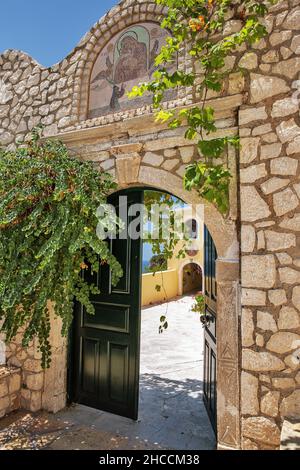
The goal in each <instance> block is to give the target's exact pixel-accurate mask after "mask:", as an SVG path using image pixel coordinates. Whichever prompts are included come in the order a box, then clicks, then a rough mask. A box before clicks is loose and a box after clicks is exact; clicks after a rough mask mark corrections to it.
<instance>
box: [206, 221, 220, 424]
mask: <svg viewBox="0 0 300 470" xmlns="http://www.w3.org/2000/svg"><path fill="white" fill-rule="evenodd" d="M204 249H205V256H204V259H205V263H204V271H205V311H206V314H207V315H208V316H209V318H210V323H209V324H208V325H206V326H205V329H204V386H203V391H204V394H203V396H204V403H205V406H206V409H207V412H208V415H209V417H210V420H211V423H212V425H213V427H214V429H215V430H216V422H217V410H216V403H217V396H216V390H217V388H216V382H217V372H216V357H217V345H216V342H217V331H216V316H217V283H216V259H217V251H216V247H215V244H214V242H213V239H212V237H211V235H210V233H209V231H208V230H207V228H206V227H205V229H204Z"/></svg>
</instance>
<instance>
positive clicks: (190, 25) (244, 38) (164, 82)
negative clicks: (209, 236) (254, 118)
mask: <svg viewBox="0 0 300 470" xmlns="http://www.w3.org/2000/svg"><path fill="white" fill-rule="evenodd" d="M277 1H278V0H260V1H255V0H236V1H232V0H156V2H157V3H158V4H160V5H163V6H165V7H166V8H167V13H166V16H165V17H164V19H163V21H162V24H161V26H162V28H166V29H168V30H169V31H170V33H171V36H169V37H168V38H167V40H166V45H165V46H164V47H163V48H162V50H161V52H160V54H159V55H158V56H157V58H156V67H157V70H156V72H155V73H154V75H153V80H152V81H150V82H149V83H143V84H141V85H140V86H136V87H134V88H133V89H132V91H131V92H130V93H129V96H130V97H136V96H142V95H143V94H144V93H146V92H150V93H152V94H153V106H154V109H155V110H156V112H157V114H156V119H157V121H161V122H167V123H168V125H169V127H170V128H176V127H179V126H181V125H185V126H187V130H186V134H185V137H186V138H187V139H190V140H193V141H194V140H196V142H197V145H198V151H199V152H198V153H199V159H198V160H197V161H196V162H194V163H192V164H191V165H189V166H188V167H187V168H186V173H185V177H184V185H185V189H187V190H191V189H196V190H197V191H198V193H199V194H200V195H201V196H202V197H203V198H204V199H205V200H207V201H209V202H212V203H213V204H215V205H216V206H217V207H218V209H219V210H220V212H221V213H224V214H226V213H227V212H228V209H229V183H230V178H231V174H230V170H229V169H228V165H227V163H226V161H225V162H224V155H225V154H226V151H227V149H228V145H233V146H235V147H238V146H239V139H238V137H237V136H236V137H228V136H224V137H216V136H214V134H215V133H216V131H217V126H216V121H215V112H214V109H213V107H212V106H210V105H209V104H208V103H207V101H208V98H209V93H212V92H218V93H219V92H221V91H222V88H223V84H224V82H225V80H226V79H227V78H228V76H229V75H230V73H232V72H233V70H234V68H233V67H228V66H227V63H226V59H227V58H228V57H229V56H232V55H233V54H235V53H236V52H238V51H240V50H241V48H242V46H245V45H246V46H249V47H250V48H251V46H252V45H253V44H254V43H256V42H258V41H259V40H261V39H262V38H263V37H264V36H266V35H267V30H266V27H265V26H264V23H263V17H264V16H265V15H266V14H267V13H268V10H269V7H270V6H271V5H273V4H275V3H277ZM228 19H235V20H238V22H237V25H239V26H238V28H237V29H238V30H237V31H235V32H232V33H227V32H226V28H225V26H226V22H227V20H228ZM184 49H187V51H188V54H189V55H190V56H191V58H192V59H193V63H194V67H193V69H192V70H191V71H190V70H189V71H182V70H175V71H172V70H174V67H173V66H176V64H177V57H178V54H179V53H182V51H183V50H184ZM196 70H200V71H201V77H202V79H201V83H200V84H198V85H196V86H195V92H196V93H197V95H198V96H199V103H200V104H199V105H198V106H192V107H188V108H185V109H179V110H178V109H175V110H168V109H166V108H165V107H164V104H163V99H164V96H165V93H166V92H167V91H168V90H170V89H174V88H177V87H183V88H187V87H193V86H194V84H195V83H196V82H197V74H196ZM237 70H240V69H239V68H237ZM229 78H230V77H229ZM225 160H226V159H225Z"/></svg>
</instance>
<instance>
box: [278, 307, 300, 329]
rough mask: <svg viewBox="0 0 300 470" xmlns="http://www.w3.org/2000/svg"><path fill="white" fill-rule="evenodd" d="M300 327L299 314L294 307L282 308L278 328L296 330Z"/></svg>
mask: <svg viewBox="0 0 300 470" xmlns="http://www.w3.org/2000/svg"><path fill="white" fill-rule="evenodd" d="M299 327H300V317H299V313H298V312H297V311H296V310H295V309H294V308H292V307H282V309H281V310H280V313H279V319H278V328H279V329H280V330H296V329H297V328H299Z"/></svg>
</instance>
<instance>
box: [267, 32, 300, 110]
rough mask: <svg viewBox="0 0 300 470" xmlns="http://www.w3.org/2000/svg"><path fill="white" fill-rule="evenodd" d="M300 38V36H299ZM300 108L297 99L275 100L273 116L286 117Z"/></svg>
mask: <svg viewBox="0 0 300 470" xmlns="http://www.w3.org/2000/svg"><path fill="white" fill-rule="evenodd" d="M299 38H300V36H299ZM298 110H299V104H298V103H297V100H295V99H293V98H284V99H282V100H278V101H275V103H274V104H273V108H272V114H271V115H272V117H273V118H276V117H284V116H289V115H290V114H294V113H296V112H297V111H298Z"/></svg>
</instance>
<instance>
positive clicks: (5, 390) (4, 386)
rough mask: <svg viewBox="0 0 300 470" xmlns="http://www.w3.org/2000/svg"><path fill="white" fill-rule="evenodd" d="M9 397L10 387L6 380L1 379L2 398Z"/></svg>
mask: <svg viewBox="0 0 300 470" xmlns="http://www.w3.org/2000/svg"><path fill="white" fill-rule="evenodd" d="M6 395H8V387H7V382H6V379H1V381H0V398H2V397H5V396H6Z"/></svg>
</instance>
